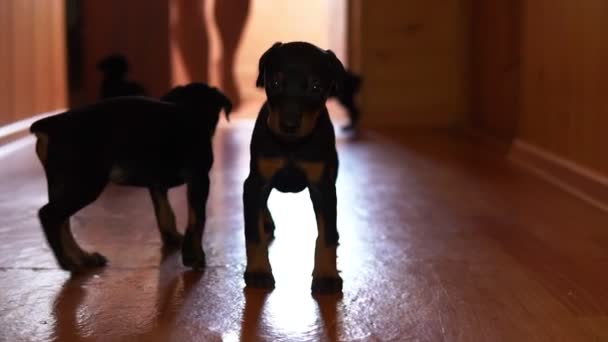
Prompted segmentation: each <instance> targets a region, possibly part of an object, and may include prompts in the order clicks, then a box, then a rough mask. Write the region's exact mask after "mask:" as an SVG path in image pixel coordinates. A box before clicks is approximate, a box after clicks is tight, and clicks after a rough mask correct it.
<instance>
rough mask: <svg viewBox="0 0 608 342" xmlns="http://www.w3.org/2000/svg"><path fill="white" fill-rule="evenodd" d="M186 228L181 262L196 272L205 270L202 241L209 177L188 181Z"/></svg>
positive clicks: (199, 177)
mask: <svg viewBox="0 0 608 342" xmlns="http://www.w3.org/2000/svg"><path fill="white" fill-rule="evenodd" d="M187 193H188V228H186V234H185V235H184V241H183V243H182V262H183V264H184V265H185V266H189V267H192V268H193V269H196V270H202V269H203V268H205V252H204V251H203V246H202V240H203V233H204V229H205V221H206V218H207V198H208V197H209V176H208V175H204V176H202V177H201V176H198V177H195V178H193V179H191V180H189V181H188V185H187Z"/></svg>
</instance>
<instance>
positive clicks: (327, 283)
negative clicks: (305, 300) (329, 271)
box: [311, 276, 342, 294]
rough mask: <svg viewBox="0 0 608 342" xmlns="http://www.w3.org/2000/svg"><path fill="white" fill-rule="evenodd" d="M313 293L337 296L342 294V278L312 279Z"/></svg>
mask: <svg viewBox="0 0 608 342" xmlns="http://www.w3.org/2000/svg"><path fill="white" fill-rule="evenodd" d="M311 291H312V293H313V294H336V293H341V292H342V278H340V276H336V277H315V278H313V279H312V286H311Z"/></svg>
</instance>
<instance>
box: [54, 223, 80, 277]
mask: <svg viewBox="0 0 608 342" xmlns="http://www.w3.org/2000/svg"><path fill="white" fill-rule="evenodd" d="M70 228H71V227H70V219H69V218H68V219H66V220H65V222H64V223H63V224H62V225H61V227H60V228H59V239H61V246H62V247H63V252H64V254H65V256H66V257H67V258H68V259H70V260H71V261H72V262H73V263H74V264H76V265H80V264H81V259H82V256H83V255H85V252H84V251H83V250H82V248H80V246H79V245H78V243H76V240H75V239H74V235H73V234H72V230H71V229H70Z"/></svg>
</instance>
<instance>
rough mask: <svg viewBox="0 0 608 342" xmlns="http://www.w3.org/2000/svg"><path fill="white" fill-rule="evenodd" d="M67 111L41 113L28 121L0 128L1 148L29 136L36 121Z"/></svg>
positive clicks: (24, 120) (20, 121)
mask: <svg viewBox="0 0 608 342" xmlns="http://www.w3.org/2000/svg"><path fill="white" fill-rule="evenodd" d="M63 111H65V110H64V109H59V110H54V111H51V112H46V113H41V114H38V115H35V116H32V117H29V118H27V119H23V120H19V121H17V122H13V123H10V124H8V125H5V126H0V147H1V146H3V145H6V144H9V143H12V142H14V141H16V140H19V139H21V138H23V137H25V136H27V135H28V134H29V129H30V126H31V125H32V124H33V123H34V122H35V121H36V120H40V119H42V118H45V117H47V116H50V115H54V114H58V113H61V112H63Z"/></svg>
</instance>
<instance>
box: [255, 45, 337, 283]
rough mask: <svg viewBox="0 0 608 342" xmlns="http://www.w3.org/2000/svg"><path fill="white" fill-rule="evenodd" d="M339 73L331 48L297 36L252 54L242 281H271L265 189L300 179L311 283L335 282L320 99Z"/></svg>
mask: <svg viewBox="0 0 608 342" xmlns="http://www.w3.org/2000/svg"><path fill="white" fill-rule="evenodd" d="M343 77H344V67H343V65H342V63H341V62H340V61H339V60H338V58H337V57H336V56H335V55H334V53H333V52H331V51H330V50H322V49H320V48H318V47H316V46H314V45H312V44H309V43H305V42H291V43H285V44H282V43H275V44H274V45H273V46H272V47H271V48H270V49H269V50H267V51H266V52H265V53H264V54H263V55H262V57H261V58H260V61H259V76H258V80H257V86H258V87H263V88H265V92H266V96H267V101H266V103H264V105H263V107H262V109H261V111H260V112H259V114H258V117H257V121H256V124H255V128H254V131H253V135H252V139H251V150H250V152H251V162H250V173H249V176H248V177H247V179H246V181H245V184H244V192H243V202H244V211H245V239H246V242H247V247H246V248H247V268H246V270H245V275H244V277H245V283H246V284H247V286H250V287H263V288H273V287H274V277H273V275H272V270H271V266H270V262H269V259H268V244H269V241H270V240H271V239H272V237H273V230H274V222H273V221H272V216H271V215H270V211H269V210H268V207H267V204H266V202H267V199H268V196H269V194H270V191H271V190H272V189H277V190H279V191H281V192H300V191H302V190H304V189H305V188H307V187H308V189H309V192H310V196H311V200H312V204H313V207H314V211H315V215H316V219H317V230H318V237H317V242H316V246H315V263H314V270H313V281H312V291H313V292H314V293H334V292H340V291H341V290H342V279H341V278H340V276H339V274H338V271H337V268H336V248H337V246H338V230H337V227H336V177H337V175H338V154H337V152H336V141H335V135H334V129H333V126H332V123H331V121H330V118H329V113H328V112H327V108H326V106H325V103H326V101H327V98H328V97H329V96H330V95H331V94H333V93H335V92H336V90H338V89H337V88H338V87H339V86H340V83H341V81H342V79H343Z"/></svg>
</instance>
